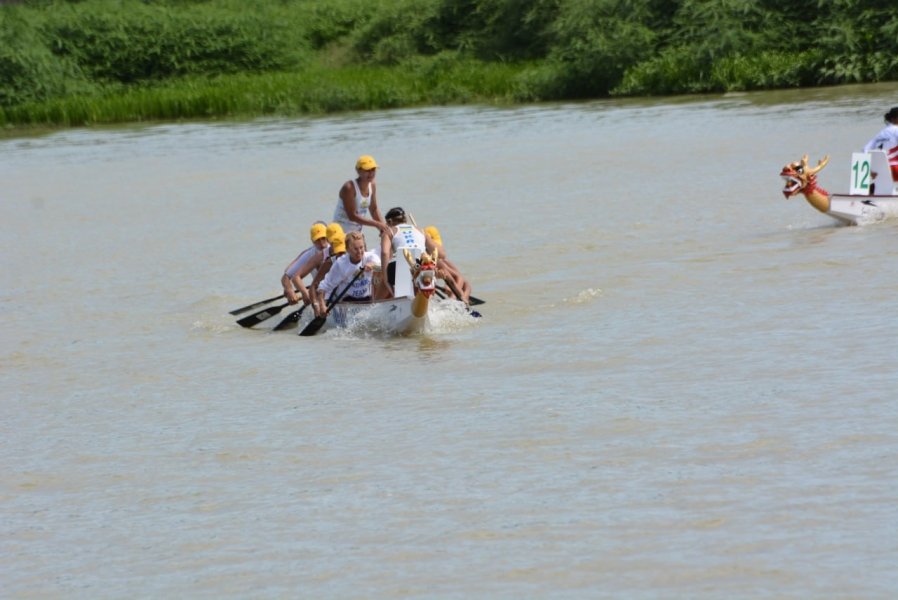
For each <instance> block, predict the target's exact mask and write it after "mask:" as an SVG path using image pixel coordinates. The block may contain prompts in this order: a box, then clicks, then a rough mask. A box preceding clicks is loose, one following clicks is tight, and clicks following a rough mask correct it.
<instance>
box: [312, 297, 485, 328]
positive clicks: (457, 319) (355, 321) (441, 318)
mask: <svg viewBox="0 0 898 600" xmlns="http://www.w3.org/2000/svg"><path fill="white" fill-rule="evenodd" d="M478 321H479V319H478V317H476V316H474V315H473V314H472V313H471V312H470V311H469V310H468V309H467V308H466V307H465V305H464V304H463V303H462V302H458V301H456V300H440V301H439V302H431V304H430V308H429V310H428V312H427V317H426V320H425V323H424V328H423V330H421V331H417V332H413V333H408V334H404V335H406V336H415V335H421V334H424V335H430V334H442V333H452V332H455V331H460V330H462V329H466V328H468V327H471V326H473V325H474V324H476V323H477V322H478ZM393 325H394V323H393V321H392V320H391V319H390V318H389V315H386V314H384V313H383V312H382V311H379V310H377V308H376V307H372V308H371V309H366V310H361V311H358V312H356V313H354V314H353V315H352V317H350V318H349V320H347V322H346V323H345V325H344V326H343V327H340V328H336V329H331V330H329V335H337V336H340V337H381V336H383V337H394V336H395V335H396V333H395V330H394V327H393Z"/></svg>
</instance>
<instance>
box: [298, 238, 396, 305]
mask: <svg viewBox="0 0 898 600" xmlns="http://www.w3.org/2000/svg"><path fill="white" fill-rule="evenodd" d="M360 270H361V271H362V273H361V274H360V275H359V276H358V277H356V275H357V274H359V271H360ZM375 270H380V255H379V253H378V252H375V251H374V250H371V251H368V250H366V246H365V236H364V235H363V234H362V232H360V231H350V232H349V233H347V234H346V254H344V255H343V256H341V257H340V258H338V259H337V260H335V261H334V263H333V264H332V265H331V267H330V270H328V272H327V275H325V276H324V279H322V280H321V283H319V284H318V290H317V292H316V294H315V297H316V300H317V303H316V304H315V305H314V308H315V315H316V316H319V317H320V316H325V315H326V314H327V305H326V300H327V299H328V298H329V297H330V295H331V293H332V292H336V293H337V294H338V295H339V294H343V293H344V290H345V294H344V295H343V297H342V301H343V302H346V301H349V302H367V301H370V300H371V291H372V272H373V271H375Z"/></svg>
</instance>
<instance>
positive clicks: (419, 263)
mask: <svg viewBox="0 0 898 600" xmlns="http://www.w3.org/2000/svg"><path fill="white" fill-rule="evenodd" d="M403 254H404V255H405V260H406V261H408V266H409V268H410V269H411V270H412V280H413V281H414V282H415V291H417V292H420V293H421V295H423V296H424V297H425V298H430V297H431V296H432V295H433V292H434V291H435V290H436V287H437V256H438V251H437V250H434V251H433V256H431V255H429V254H427V253H426V252H424V253H423V254H421V257H420V258H419V259H418V260H415V259H414V257H413V256H412V254H411V252H409V251H408V248H404V249H403Z"/></svg>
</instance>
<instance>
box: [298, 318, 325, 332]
mask: <svg viewBox="0 0 898 600" xmlns="http://www.w3.org/2000/svg"><path fill="white" fill-rule="evenodd" d="M325 321H327V317H315V318H314V319H312V320H311V321H309V324H308V325H306V327H305V329H303V330H302V331H300V332H299V335H315V334H316V333H318V330H319V329H321V328H322V327H323V326H324V323H325Z"/></svg>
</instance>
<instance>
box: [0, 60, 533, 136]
mask: <svg viewBox="0 0 898 600" xmlns="http://www.w3.org/2000/svg"><path fill="white" fill-rule="evenodd" d="M528 72H529V70H528V67H527V66H526V65H512V64H506V63H480V62H476V61H462V62H459V61H455V60H447V61H442V62H441V61H439V60H437V61H433V60H431V61H420V62H419V63H418V64H414V63H410V64H409V65H406V66H405V67H404V68H396V67H383V66H364V67H362V66H347V67H341V68H339V69H326V68H322V67H319V68H312V69H307V70H304V71H302V72H295V73H254V74H247V73H239V74H233V75H222V76H218V77H213V78H196V77H191V78H182V79H178V80H167V81H165V82H163V83H160V84H156V85H143V86H137V87H135V86H129V87H124V88H123V87H110V88H109V89H108V90H107V91H106V92H105V93H99V94H88V95H73V96H69V97H65V98H54V99H50V100H46V101H40V102H28V103H24V104H20V105H16V106H12V107H7V108H2V107H0V126H3V127H5V128H10V127H13V126H19V127H21V126H22V124H29V125H31V126H62V127H71V126H82V125H93V124H102V123H124V122H134V121H151V120H179V119H202V118H211V117H239V116H257V115H280V116H296V115H308V114H325V113H334V112H342V111H353V110H376V109H388V108H398V107H410V106H421V105H444V104H463V103H475V102H478V103H485V104H495V103H511V102H517V101H522V100H527V99H529V98H528V97H527V93H526V91H525V86H524V85H523V84H522V78H523V77H525V75H526V74H527V73H528Z"/></svg>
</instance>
